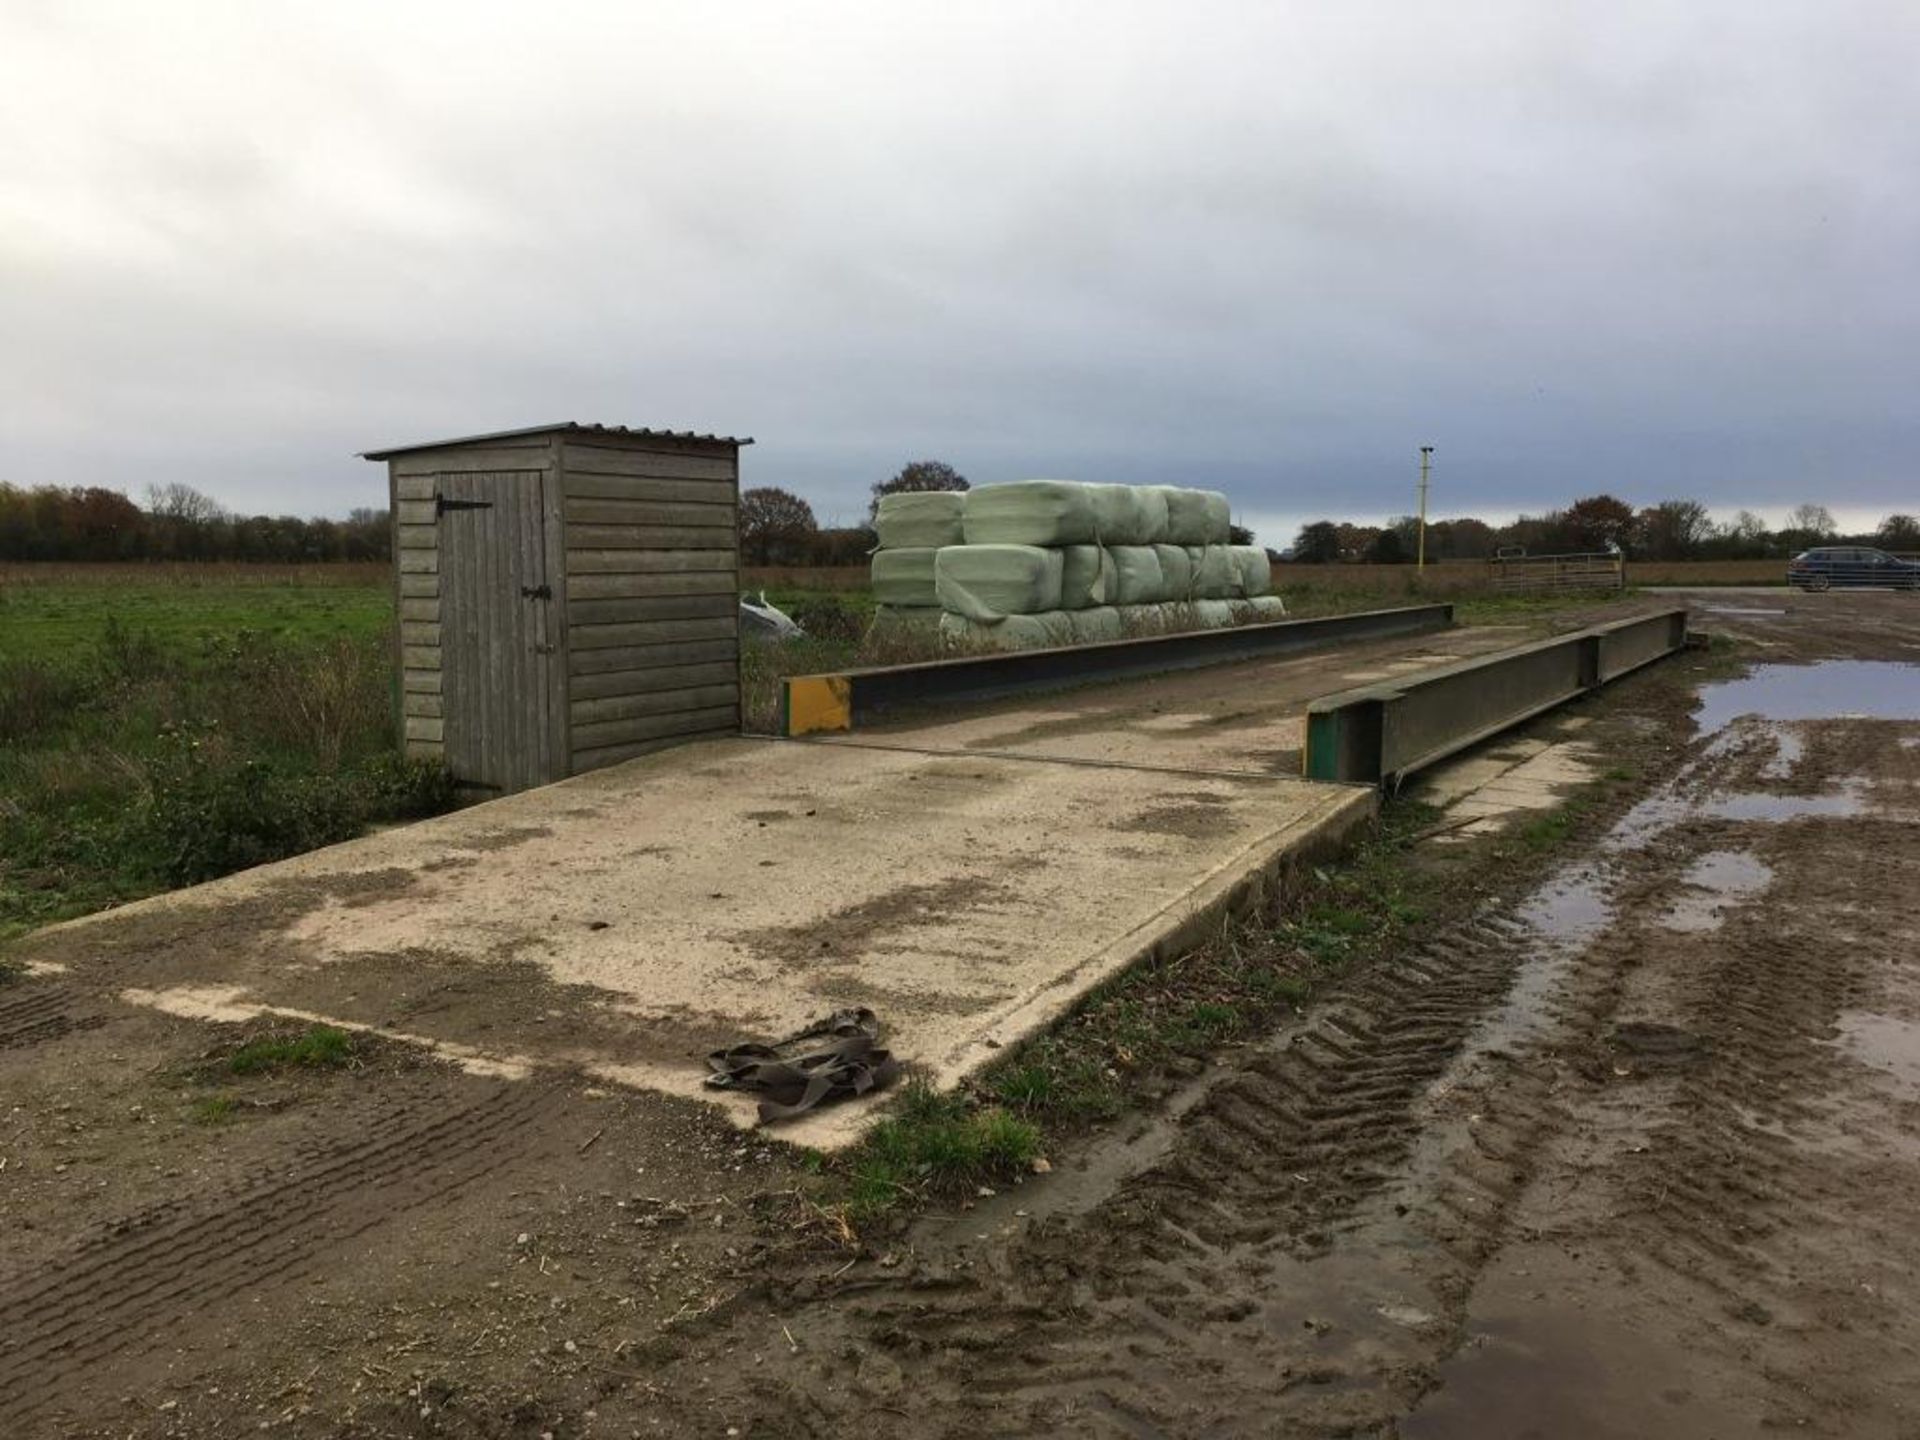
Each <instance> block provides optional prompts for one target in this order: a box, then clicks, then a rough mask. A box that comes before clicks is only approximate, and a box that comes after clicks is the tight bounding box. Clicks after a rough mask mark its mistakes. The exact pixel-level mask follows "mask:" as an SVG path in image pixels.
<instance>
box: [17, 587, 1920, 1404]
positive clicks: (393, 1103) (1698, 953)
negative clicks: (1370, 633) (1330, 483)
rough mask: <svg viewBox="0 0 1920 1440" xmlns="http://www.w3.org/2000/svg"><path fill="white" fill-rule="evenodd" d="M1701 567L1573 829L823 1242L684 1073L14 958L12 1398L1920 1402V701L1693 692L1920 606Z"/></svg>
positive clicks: (1850, 645) (1885, 631)
mask: <svg viewBox="0 0 1920 1440" xmlns="http://www.w3.org/2000/svg"><path fill="white" fill-rule="evenodd" d="M1703 604H1704V605H1705V606H1706V607H1711V608H1708V609H1707V610H1705V611H1704V613H1701V614H1700V615H1699V616H1698V617H1697V620H1696V624H1697V625H1699V626H1702V627H1705V628H1710V629H1712V630H1714V631H1716V632H1718V633H1720V634H1722V635H1724V636H1727V637H1729V638H1731V639H1732V640H1734V641H1736V642H1737V648H1736V649H1734V650H1733V651H1731V652H1729V651H1727V650H1725V649H1720V650H1715V651H1709V652H1705V653H1698V654H1691V655H1689V656H1687V657H1685V658H1683V659H1680V660H1677V661H1672V662H1667V663H1664V664H1662V665H1661V666H1657V667H1655V668H1654V669H1652V670H1649V671H1647V672H1643V673H1642V674H1641V675H1640V676H1638V677H1635V678H1634V679H1631V680H1629V681H1627V682H1624V683H1622V684H1621V685H1620V686H1618V687H1616V688H1615V689H1613V690H1611V691H1609V692H1608V693H1606V694H1605V695H1603V696H1602V697H1600V698H1599V699H1598V700H1595V701H1590V702H1586V703H1584V704H1583V705H1581V706H1579V707H1577V710H1578V712H1579V714H1578V716H1577V718H1579V719H1582V720H1585V721H1586V722H1587V723H1585V725H1584V727H1583V728H1582V729H1581V730H1580V731H1579V735H1580V738H1581V740H1582V741H1583V742H1584V743H1585V744H1587V745H1589V746H1590V747H1592V750H1593V752H1594V755H1595V765H1596V770H1597V771H1604V772H1605V773H1606V774H1607V775H1608V776H1610V777H1611V780H1610V783H1605V784H1599V783H1596V785H1595V786H1594V788H1593V791H1592V799H1591V800H1590V803H1589V804H1588V806H1587V807H1586V809H1585V811H1584V813H1582V814H1581V815H1580V818H1579V819H1578V820H1577V821H1576V822H1575V823H1574V824H1573V825H1572V826H1571V827H1570V833H1569V835H1568V837H1567V838H1566V839H1565V841H1564V842H1563V843H1560V844H1558V845H1557V846H1552V847H1547V846H1540V847H1533V848H1529V847H1519V848H1518V849H1516V847H1515V846H1514V845H1512V844H1511V843H1507V842H1503V840H1502V839H1501V837H1499V836H1489V837H1486V838H1474V839H1470V840H1466V841H1462V840H1460V838H1459V837H1458V836H1453V837H1447V843H1441V842H1440V841H1439V840H1436V842H1435V843H1433V844H1432V845H1430V846H1425V847H1422V848H1421V849H1420V850H1419V851H1418V852H1416V854H1415V855H1414V857H1413V858H1412V859H1410V860H1409V862H1408V863H1409V864H1412V865H1417V866H1424V867H1429V868H1430V869H1431V870H1433V871H1434V872H1436V873H1440V874H1444V875H1446V876H1447V877H1449V879H1448V884H1447V886H1446V887H1445V888H1446V891H1447V893H1448V894H1449V895H1450V896H1451V897H1452V899H1451V902H1450V903H1449V904H1447V905H1444V906H1442V907H1439V908H1438V909H1437V910H1436V912H1435V913H1434V914H1433V915H1432V917H1431V919H1430V921H1429V922H1428V923H1426V924H1425V925H1424V926H1423V927H1422V934H1421V938H1420V940H1419V943H1418V944H1416V945H1415V946H1413V947H1411V948H1410V949H1408V950H1406V951H1404V952H1401V953H1397V954H1393V955H1389V956H1385V957H1382V958H1381V959H1380V960H1379V961H1378V962H1377V963H1375V964H1372V965H1369V966H1366V967H1363V968H1361V969H1358V970H1356V971H1355V972H1353V973H1352V974H1351V975H1349V976H1348V977H1347V978H1346V979H1345V980H1344V981H1343V982H1342V983H1341V984H1340V985H1338V986H1337V987H1335V988H1334V990H1333V991H1332V992H1331V993H1329V994H1327V995H1326V996H1324V998H1320V999H1317V1000H1316V1001H1315V1002H1314V1003H1312V1004H1311V1005H1309V1007H1308V1008H1307V1009H1306V1011H1305V1012H1304V1013H1303V1014H1302V1015H1300V1016H1299V1017H1298V1018H1297V1020H1296V1021H1294V1022H1292V1023H1290V1024H1288V1025H1287V1026H1285V1027H1283V1028H1281V1029H1280V1030H1278V1031H1277V1032H1275V1033H1272V1034H1269V1035H1264V1036H1260V1037H1256V1038H1255V1039H1253V1040H1251V1041H1249V1042H1247V1043H1243V1044H1239V1045H1236V1046H1232V1047H1229V1048H1226V1049H1223V1050H1222V1051H1221V1052H1219V1054H1218V1055H1217V1056H1216V1057H1215V1059H1214V1063H1213V1064H1212V1065H1210V1066H1208V1067H1206V1068H1204V1069H1202V1070H1201V1072H1200V1073H1198V1074H1196V1075H1194V1076H1192V1077H1191V1078H1189V1079H1187V1080H1185V1081H1184V1082H1183V1083H1182V1084H1180V1085H1179V1086H1177V1087H1174V1088H1172V1089H1171V1090H1170V1091H1169V1092H1168V1093H1166V1094H1164V1095H1157V1096H1156V1098H1155V1099H1154V1100H1152V1101H1151V1102H1149V1103H1145V1104H1143V1106H1142V1108H1140V1109H1139V1110H1136V1111H1135V1112H1133V1113H1131V1114H1129V1115H1128V1116H1126V1117H1124V1118H1123V1119H1122V1120H1121V1121H1119V1122H1118V1123H1116V1124H1113V1125H1109V1126H1104V1127H1101V1128H1099V1129H1096V1130H1094V1131H1092V1132H1090V1133H1088V1134H1086V1135H1083V1136H1081V1137H1078V1138H1077V1139H1075V1140H1074V1141H1073V1142H1072V1143H1071V1144H1069V1145H1066V1146H1065V1147H1064V1148H1057V1149H1056V1150H1055V1151H1054V1153H1053V1154H1052V1157H1051V1158H1052V1161H1053V1164H1052V1169H1051V1173H1049V1174H1046V1175H1044V1176H1035V1177H1032V1178H1030V1179H1028V1180H1027V1181H1026V1182H1024V1183H1022V1184H1020V1185H1018V1186H1009V1187H1004V1188H1003V1189H1002V1193H1000V1194H997V1195H992V1196H981V1197H977V1198H976V1201H975V1202H974V1203H973V1204H972V1205H971V1206H970V1207H969V1208H966V1209H964V1210H960V1211H958V1212H956V1213H947V1214H924V1215H921V1216H919V1217H918V1218H917V1219H915V1220H914V1221H913V1223H912V1224H911V1225H910V1226H907V1227H904V1228H901V1229H899V1230H897V1231H895V1230H892V1229H889V1228H888V1227H884V1226H883V1227H875V1229H874V1231H873V1233H871V1234H869V1235H867V1236H865V1237H863V1243H861V1244H860V1245H859V1246H857V1247H855V1248H851V1249H848V1248H844V1247H841V1246H839V1245H837V1244H835V1243H833V1242H832V1240H831V1239H830V1238H829V1236H828V1232H827V1227H825V1226H819V1225H808V1224H806V1223H804V1222H805V1219H806V1212H805V1210H804V1208H802V1207H800V1206H798V1205H796V1203H795V1201H794V1200H793V1198H792V1194H793V1192H794V1191H796V1190H798V1189H804V1187H805V1186H806V1184H807V1183H808V1177H807V1175H806V1174H805V1173H804V1168H803V1167H802V1166H801V1164H800V1163H799V1157H796V1156H794V1155H792V1154H790V1153H789V1152H788V1151H786V1150H785V1149H784V1148H783V1147H780V1146H778V1145H772V1144H765V1143H761V1142H758V1141H756V1140H754V1139H752V1138H751V1137H743V1136H741V1135H740V1134H739V1133H737V1132H735V1131H733V1130H731V1129H730V1128H728V1127H725V1126H723V1125H721V1124H719V1123H718V1122H716V1121H715V1120H714V1119H713V1118H712V1117H711V1116H710V1115H709V1114H708V1112H706V1111H705V1110H703V1109H701V1108H700V1107H697V1106H694V1105H681V1104H675V1103H672V1102H668V1101H662V1100H659V1099H655V1098H649V1097H643V1096H635V1095H631V1094H627V1093H624V1092H619V1091H609V1090H605V1089H598V1088H595V1087H593V1086H590V1085H586V1084H580V1083H567V1082H566V1081H564V1080H563V1079H553V1078H548V1079H544V1080H537V1081H516V1080H489V1079H486V1078H483V1077H477V1076H473V1075H469V1074H466V1073H463V1072H461V1071H459V1070H457V1069H454V1068H452V1067H450V1066H447V1065H444V1064H440V1063H437V1062H433V1061H429V1060H425V1059H423V1058H421V1057H420V1056H419V1055H418V1054H417V1053H415V1052H412V1051H410V1050H408V1049H406V1048H405V1047H401V1046H397V1045H389V1046H376V1047H375V1048H372V1049H368V1050H364V1051H363V1052H362V1053H361V1055H360V1056H359V1057H358V1059H357V1061H356V1063H355V1064H354V1065H353V1066H351V1067H349V1068H346V1069H343V1070H337V1071H325V1072H312V1073H309V1072H291V1073H287V1074H282V1075H279V1076H268V1077H255V1078H236V1077H233V1076H231V1075H228V1074H226V1073H224V1072H223V1071H221V1070H220V1068H219V1057H220V1056H221V1055H223V1054H225V1053H227V1052H228V1051H229V1050H230V1049H231V1047H232V1045H233V1044H234V1043H237V1041H238V1040H240V1039H241V1038H243V1037H242V1035H241V1034H240V1033H239V1032H232V1033H228V1032H224V1031H222V1030H220V1029H219V1028H218V1027H209V1026H207V1025H205V1024H201V1023H198V1022H193V1021H187V1020H179V1019H174V1018H170V1017H167V1016H165V1015H161V1014H157V1013H154V1012H151V1011H141V1010H134V1009H131V1008H128V1007H125V1006H121V1005H118V1004H116V1003H114V1002H113V1001H111V1000H110V999H108V998H107V997H106V995H105V994H103V993H101V992H100V991H99V990H96V989H94V988H91V987H90V985H89V983H88V980H87V978H86V977H85V976H84V975H83V974H80V973H73V974H68V975H39V976H33V977H30V978H28V979H25V980H21V981H17V982H15V983H12V984H10V985H6V986H4V987H0V1434H5V1435H8V1436H22V1437H33V1436H42V1435H45V1436H66V1435H76V1436H95V1435H99V1436H106V1435H115V1436H120V1435H128V1436H142V1437H146V1436H162V1435H172V1436H228V1435H236V1436H237V1435H240V1434H261V1433H266V1434H275V1435H294V1436H303V1437H305V1436H314V1437H318V1436H336V1435H338V1436H356V1437H358V1436H367V1437H371V1436H387V1435H395V1436H402V1435H404V1436H416V1435H417V1436H426V1435H447V1436H476V1437H477V1436H526V1437H535V1436H541V1435H548V1434H550V1435H553V1436H555V1437H568V1436H626V1435H633V1434H637V1435H653V1434H678V1435H716V1436H718V1435H727V1434H740V1435H769V1436H776V1435H777V1436H784V1435H796V1436H798V1435H825V1434H829V1433H838V1432H843V1431H845V1430H847V1429H848V1428H849V1427H850V1426H855V1425H880V1426H884V1427H886V1428H887V1429H888V1430H889V1431H890V1432H891V1433H894V1434H898V1435H902V1436H920V1435H932V1436H937V1435H968V1436H977V1435H983V1434H1032V1435H1053V1434H1068V1435H1126V1436H1208V1435H1222V1436H1241V1435H1245V1436H1253V1435H1261V1436H1268V1435H1296V1434H1297V1435H1396V1434H1397V1435H1401V1436H1407V1437H1415V1436H1426V1437H1435V1436H1525V1435H1541V1436H1613V1435H1619V1436H1676V1437H1678V1436H1689V1437H1692V1436H1734V1435H1755V1434H1770V1433H1774V1432H1776V1431H1781V1430H1787V1431H1801V1432H1804V1433H1808V1434H1816V1435H1834V1436H1882V1435H1884V1436H1914V1435H1920V1356H1917V1355H1916V1345H1917V1344H1920V1310H1916V1305H1915V1300H1916V1295H1915V1290H1916V1278H1917V1277H1920V1225H1916V1224H1915V1223H1914V1220H1913V1215H1914V1199H1913V1197H1914V1196H1915V1195H1916V1194H1920V1140H1917V1139H1916V1136H1920V967H1917V966H1916V960H1915V954H1916V940H1920V918H1916V912H1915V910H1914V908H1913V903H1912V902H1913V897H1914V896H1915V895H1920V848H1916V845H1915V838H1916V834H1917V833H1920V832H1917V831H1916V825H1917V824H1920V788H1916V787H1917V786H1920V724H1916V723H1913V722H1891V721H1886V720H1876V719H1869V718H1848V717H1850V716H1855V715H1857V714H1858V713H1859V712H1862V711H1869V710H1873V709H1876V708H1881V707H1887V708H1896V707H1897V706H1899V705H1900V704H1901V703H1904V704H1905V706H1906V707H1907V710H1908V713H1912V710H1913V707H1914V703H1915V697H1914V688H1913V687H1914V681H1913V679H1912V675H1913V674H1914V673H1915V672H1911V671H1910V672H1907V675H1906V678H1905V681H1904V683H1905V685H1906V689H1905V691H1904V702H1903V701H1902V698H1901V693H1900V692H1899V690H1898V689H1897V686H1898V684H1899V683H1900V682H1898V681H1895V682H1889V681H1887V679H1886V672H1885V671H1884V670H1846V669H1839V670H1823V671H1819V672H1814V674H1813V676H1812V677H1809V676H1808V674H1807V672H1805V671H1800V672H1792V671H1790V672H1787V676H1786V678H1785V679H1784V680H1782V679H1779V678H1777V677H1771V676H1770V675H1763V677H1762V678H1763V681H1764V682H1765V683H1763V684H1762V685H1760V686H1759V687H1757V688H1754V689H1751V690H1748V691H1730V690H1726V689H1720V690H1714V691H1711V692H1709V697H1708V700H1707V703H1706V707H1705V710H1704V711H1703V712H1702V716H1703V718H1704V719H1705V720H1706V721H1707V722H1708V723H1709V724H1710V725H1711V726H1713V727H1715V728H1713V729H1712V730H1711V733H1705V734H1700V733H1696V726H1695V724H1694V722H1693V721H1692V720H1690V719H1689V714H1690V712H1692V711H1693V710H1694V707H1695V687H1696V686H1697V685H1698V684H1700V683H1701V682H1703V681H1707V680H1723V679H1724V678H1725V677H1726V676H1727V675H1729V674H1735V673H1738V671H1739V668H1740V667H1739V665H1738V664H1732V663H1730V656H1731V657H1732V659H1735V660H1739V661H1751V662H1761V663H1769V664H1786V665H1796V666H1804V665H1806V664H1809V663H1810V662H1814V661H1821V660H1828V661H1830V660H1872V661H1889V660H1893V661H1906V662H1910V663H1911V662H1920V601H1916V600H1915V599H1914V598H1913V597H1910V596H1905V595H1867V594H1860V595H1844V596H1832V595H1829V596H1817V597H1799V596H1795V597H1791V598H1786V597H1782V598H1779V599H1767V600H1752V599H1749V598H1742V599H1740V600H1738V601H1728V602H1726V603H1724V604H1721V603H1718V602H1714V601H1712V600H1707V601H1705V602H1703ZM1714 608H1717V609H1718V610H1719V611H1720V612H1721V613H1714ZM1743 611H1748V612H1750V611H1764V612H1769V613H1727V612H1743ZM1773 611H1783V612H1785V613H1770V612H1773ZM1809 678H1811V683H1802V684H1798V685H1796V684H1795V683H1794V682H1795V680H1796V679H1798V680H1800V681H1807V680H1808V679H1809ZM1756 707H1757V708H1762V709H1765V708H1773V709H1777V710H1779V711H1781V712H1783V713H1786V714H1788V715H1793V716H1805V717H1808V718H1786V719H1779V720H1766V719H1754V718H1739V717H1741V716H1742V715H1743V714H1744V713H1745V712H1746V711H1748V710H1751V709H1753V708H1756ZM1821 717H1824V718H1821ZM1568 718H1569V717H1567V716H1565V715H1562V716H1556V717H1549V718H1548V719H1547V720H1546V721H1544V722H1543V726H1544V728H1545V729H1546V730H1547V731H1548V732H1549V733H1554V731H1555V727H1559V726H1564V725H1565V724H1566V723H1567V720H1568ZM209 1097H225V1098H227V1099H230V1100H231V1101H232V1102H233V1103H232V1105H231V1106H230V1107H229V1108H228V1109H227V1110H226V1111H225V1112H224V1113H221V1114H220V1115H218V1116H217V1117H216V1118H209V1109H208V1106H207V1104H206V1102H207V1100H208V1099H209Z"/></svg>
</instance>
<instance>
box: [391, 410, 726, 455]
mask: <svg viewBox="0 0 1920 1440" xmlns="http://www.w3.org/2000/svg"><path fill="white" fill-rule="evenodd" d="M556 432H565V433H566V434H568V435H582V436H587V437H589V438H590V437H592V436H595V435H613V436H618V437H619V438H621V439H624V440H692V441H696V442H704V443H706V444H710V445H751V444H753V437H752V436H751V435H743V436H734V435H702V434H700V433H698V432H697V431H693V430H654V429H650V428H648V427H646V426H629V425H582V424H581V423H580V422H579V421H578V420H560V421H557V422H555V423H554V424H552V425H529V426H527V427H526V428H525V429H522V430H491V431H489V432H487V433H486V434H485V435H460V436H456V437H455V438H453V439H451V440H423V441H421V442H420V443H419V444H417V445H389V446H388V447H387V448H386V449H384V450H363V451H361V452H360V458H361V459H362V460H386V459H389V458H391V457H392V456H395V455H409V454H412V453H413V452H414V451H416V450H443V449H445V448H446V447H447V446H449V445H484V444H485V443H487V442H488V441H490V440H518V439H522V438H524V437H525V436H528V435H551V434H555V433H556Z"/></svg>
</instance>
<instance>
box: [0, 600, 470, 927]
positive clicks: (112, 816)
mask: <svg viewBox="0 0 1920 1440" xmlns="http://www.w3.org/2000/svg"><path fill="white" fill-rule="evenodd" d="M386 576H387V572H386V567H384V566H337V567H281V566H220V565H204V566H174V567H148V566H98V567H79V566H39V567H36V566H7V567H3V568H0V937H4V936H5V935H7V934H9V933H13V932H16V931H19V930H21V929H25V928H29V927H31V926H34V925H38V924H42V923H45V922H48V921H51V920H58V919H63V918H66V917H68V916H72V915H76V914H81V913H84V912H86V911H89V910H93V909H98V908H100V907H101V906H103V905H111V904H115V903H118V902H120V901H124V900H127V899H132V898H135V897H138V896H141V895H146V894H151V893H153V892H155V891H158V890H163V889H167V888H170V887H172V886H175V885H180V884H187V883H191V882H193V881H196V880H203V879H208V878H211V877H213V876H215V875H220V874H224V873H226V872H228V871H231V870H235V869H239V868H242V867H244V866H247V865H252V864H257V863H259V862H261V861H264V860H271V859H276V858H279V857H281V856H284V855H289V854H295V853H298V852H299V851H302V850H307V849H311V848H313V847H314V846H316V845H322V844H327V843H330V842H332V841H335V840H340V839H344V838H347V837H348V836H351V835H353V834H357V833H359V832H360V831H361V830H363V829H364V828H365V827H366V826H368V825H369V824H373V823H377V822H380V821H385V820H392V819H400V818H404V817H408V816H413V815H419V814H424V813H429V812H431V811H433V810H436V809H439V808H443V807H444V806H446V805H447V804H449V803H450V802H451V799H452V795H451V790H450V787H449V786H448V785H447V784H446V781H445V777H444V776H443V775H441V774H439V773H438V772H437V771H435V770H433V769H431V768H430V767H424V766H420V765H417V764H410V763H408V762H406V761H404V760H403V759H402V758H401V756H400V754H399V750H398V747H397V745H396V743H395V737H394V723H393V703H392V696H393V689H392V687H393V675H392V665H391V653H392V652H391V648H390V644H389V637H390V633H391V618H392V602H391V600H390V599H389V596H388V590H387V578H386Z"/></svg>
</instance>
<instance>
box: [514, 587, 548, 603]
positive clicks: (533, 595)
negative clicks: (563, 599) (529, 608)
mask: <svg viewBox="0 0 1920 1440" xmlns="http://www.w3.org/2000/svg"><path fill="white" fill-rule="evenodd" d="M520 594H521V595H522V597H524V598H525V599H528V600H551V599H552V598H553V587H552V586H551V585H522V586H521V587H520Z"/></svg>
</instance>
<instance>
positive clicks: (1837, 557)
mask: <svg viewBox="0 0 1920 1440" xmlns="http://www.w3.org/2000/svg"><path fill="white" fill-rule="evenodd" d="M1787 583H1788V584H1789V585H1796V586H1798V587H1799V588H1800V589H1802V590H1831V589H1833V588H1835V587H1837V586H1844V585H1854V586H1862V587H1868V586H1870V587H1872V588H1874V589H1880V590H1885V589H1894V590H1920V563H1915V562H1914V561H1912V560H1902V559H1901V558H1900V557H1899V556H1898V555H1889V554H1888V553H1887V552H1886V551H1884V550H1873V549H1869V548H1868V547H1867V546H1865V545H1823V546H1822V547H1821V548H1820V549H1818V550H1802V551H1801V552H1800V553H1799V554H1798V555H1796V556H1794V557H1793V559H1791V560H1789V561H1788V562H1787Z"/></svg>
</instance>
